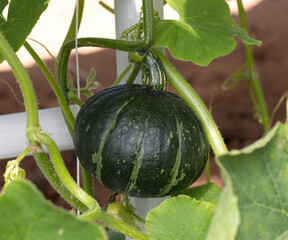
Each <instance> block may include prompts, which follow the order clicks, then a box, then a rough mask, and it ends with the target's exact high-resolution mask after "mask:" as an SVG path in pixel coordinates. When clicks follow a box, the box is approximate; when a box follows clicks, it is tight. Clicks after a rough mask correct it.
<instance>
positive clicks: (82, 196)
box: [29, 130, 101, 220]
mask: <svg viewBox="0 0 288 240" xmlns="http://www.w3.org/2000/svg"><path fill="white" fill-rule="evenodd" d="M29 137H30V139H33V140H34V141H35V142H38V143H39V144H40V143H41V144H44V145H45V146H46V147H47V150H48V153H49V155H50V158H51V161H52V163H53V166H54V168H55V171H56V173H57V175H58V176H59V178H60V179H61V180H62V182H63V184H64V185H65V186H66V187H67V189H68V190H69V191H70V192H71V193H72V194H73V195H74V196H75V197H76V198H77V199H78V200H79V201H81V202H82V203H84V204H85V205H86V206H87V207H88V208H89V210H88V211H87V212H85V213H84V214H83V216H82V218H83V219H87V220H93V219H95V218H96V217H97V216H98V215H99V213H100V210H101V209H100V206H99V205H98V203H97V201H96V200H95V199H94V198H93V197H91V196H90V195H89V194H87V193H86V192H85V191H84V190H83V189H82V188H80V187H79V186H78V185H77V183H76V182H75V181H74V179H73V178H72V177H71V175H70V173H69V171H68V170H67V168H66V166H65V163H64V161H63V159H62V157H61V154H60V152H59V150H58V147H57V145H56V143H55V142H54V141H53V140H52V138H50V137H49V136H48V135H47V134H46V133H44V132H42V131H39V132H37V131H35V130H34V131H33V132H30V134H29Z"/></svg>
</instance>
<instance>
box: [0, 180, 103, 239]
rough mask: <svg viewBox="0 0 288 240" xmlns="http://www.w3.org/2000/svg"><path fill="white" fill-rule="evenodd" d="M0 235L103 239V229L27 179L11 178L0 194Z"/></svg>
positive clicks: (0, 237)
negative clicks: (55, 202) (52, 199)
mask: <svg viewBox="0 0 288 240" xmlns="http://www.w3.org/2000/svg"><path fill="white" fill-rule="evenodd" d="M0 216H1V218H0V239H3V240H6V239H7V240H8V239H9V240H12V239H15V240H20V239H27V240H28V239H29V240H39V239H41V240H51V239H57V240H71V239H81V240H90V239H95V240H104V239H107V237H106V234H105V232H104V229H103V228H102V227H100V226H98V225H96V224H93V223H91V222H84V221H80V220H78V219H77V217H76V216H75V215H72V214H70V213H69V212H67V211H64V210H63V209H60V208H58V207H56V206H54V205H52V204H51V203H50V202H47V201H46V200H45V198H44V197H43V196H42V194H41V193H40V192H39V191H38V190H37V189H36V187H35V186H34V185H32V184H31V183H30V182H28V181H26V180H17V181H13V182H11V183H10V184H9V185H8V186H7V187H6V188H5V189H4V190H3V191H2V193H1V195H0Z"/></svg>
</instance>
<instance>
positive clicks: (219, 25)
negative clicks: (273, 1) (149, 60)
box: [155, 0, 261, 66]
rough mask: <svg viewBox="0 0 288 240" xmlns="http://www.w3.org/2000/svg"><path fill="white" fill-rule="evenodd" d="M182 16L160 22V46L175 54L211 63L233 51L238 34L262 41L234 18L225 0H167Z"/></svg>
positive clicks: (157, 25)
mask: <svg viewBox="0 0 288 240" xmlns="http://www.w3.org/2000/svg"><path fill="white" fill-rule="evenodd" d="M167 3H168V4H169V5H170V6H171V7H172V8H173V9H174V10H176V11H177V12H178V13H179V15H180V19H179V21H177V20H160V21H157V22H156V29H157V35H156V42H155V45H156V46H157V47H160V46H164V47H167V48H168V49H169V51H170V53H171V55H172V56H173V57H174V58H177V59H180V60H184V61H192V62H194V63H195V64H198V65H202V66H205V65H208V64H209V63H210V62H211V61H212V60H213V59H214V58H217V57H219V56H223V55H226V54H228V53H230V52H231V51H232V50H233V49H234V48H235V46H236V41H235V39H234V36H238V37H239V38H240V39H241V40H242V41H243V42H244V43H246V44H257V45H260V44H261V42H260V41H256V40H254V39H252V38H250V37H249V35H248V34H247V32H246V31H245V30H244V29H242V28H240V27H239V26H238V25H237V24H236V23H235V22H234V21H233V20H232V18H231V15H230V10H229V6H228V4H227V3H226V2H225V1H224V0H205V1H203V0H193V1H191V0H167Z"/></svg>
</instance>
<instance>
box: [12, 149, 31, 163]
mask: <svg viewBox="0 0 288 240" xmlns="http://www.w3.org/2000/svg"><path fill="white" fill-rule="evenodd" d="M29 152H30V149H29V147H27V148H25V150H24V151H23V152H22V153H21V154H20V155H19V156H18V157H17V158H16V159H15V160H16V162H17V164H18V165H19V164H20V162H21V161H22V159H23V158H24V157H26V155H27V154H28V153H29Z"/></svg>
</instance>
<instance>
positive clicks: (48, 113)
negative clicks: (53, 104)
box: [0, 105, 77, 159]
mask: <svg viewBox="0 0 288 240" xmlns="http://www.w3.org/2000/svg"><path fill="white" fill-rule="evenodd" d="M71 110H72V112H73V114H74V115H76V113H77V106H76V105H71ZM39 121H40V123H41V127H42V129H43V130H44V131H46V132H47V133H49V134H51V137H52V139H53V140H54V141H55V142H56V144H57V145H58V147H59V149H60V151H64V150H69V149H73V148H74V147H73V142H72V139H71V136H70V134H69V131H68V128H67V126H66V124H65V121H64V119H63V116H62V113H61V110H60V108H59V107H58V108H48V109H44V110H40V111H39ZM25 128H26V112H23V113H14V114H7V115H0V159H7V158H15V157H17V156H18V155H19V154H20V153H21V152H22V151H23V150H24V149H25V148H26V147H27V138H26V136H25Z"/></svg>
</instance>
